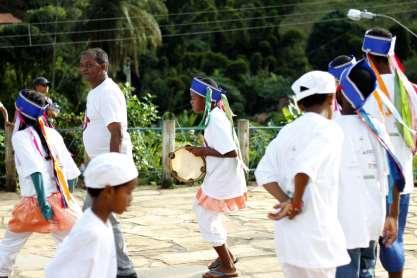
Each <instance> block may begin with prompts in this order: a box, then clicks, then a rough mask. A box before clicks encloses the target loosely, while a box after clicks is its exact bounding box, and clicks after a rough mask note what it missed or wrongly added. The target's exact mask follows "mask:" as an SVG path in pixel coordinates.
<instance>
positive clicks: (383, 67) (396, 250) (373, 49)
mask: <svg viewBox="0 0 417 278" xmlns="http://www.w3.org/2000/svg"><path fill="white" fill-rule="evenodd" d="M394 46H395V39H394V38H393V37H392V34H391V33H390V32H389V31H387V30H384V29H381V28H372V29H370V30H368V31H367V32H366V33H365V37H364V41H363V46H362V51H364V53H365V54H366V56H367V59H368V61H369V62H370V64H371V65H372V66H373V69H374V72H375V74H376V75H377V77H378V80H377V82H378V88H379V91H376V92H374V94H373V98H370V99H369V101H368V102H367V103H366V108H367V109H368V111H369V113H370V114H371V115H372V116H374V117H379V118H381V119H382V121H384V122H385V127H386V129H387V131H388V134H389V136H390V139H391V142H392V144H393V152H394V154H395V156H396V157H397V158H398V161H399V162H400V163H401V166H402V170H403V172H404V176H405V180H406V183H405V187H404V190H403V191H402V193H401V197H400V212H399V217H398V237H397V240H396V241H395V242H394V243H393V244H392V245H391V246H390V247H385V246H383V245H381V252H380V259H381V263H382V265H383V267H384V268H385V269H386V270H387V271H388V273H389V277H390V278H396V277H402V271H403V268H404V264H405V256H404V243H403V234H404V229H405V224H406V221H407V213H408V205H409V201H410V193H411V192H412V190H413V186H414V181H413V151H412V149H411V147H410V146H408V145H407V143H406V141H405V140H404V137H403V135H402V134H401V133H400V131H399V129H398V121H397V120H396V119H395V117H394V115H393V114H392V112H390V111H388V110H387V108H386V106H385V105H384V103H383V101H382V100H383V97H384V95H386V96H387V98H388V99H389V101H391V102H392V103H393V104H395V103H396V101H397V97H398V96H399V95H398V92H396V89H395V87H396V84H395V83H396V82H395V71H396V70H397V67H396V65H395V63H396V61H395V60H394V59H395V58H394V57H393V48H394ZM405 83H408V84H404V85H406V86H408V89H407V90H409V91H411V90H414V89H413V87H412V85H411V83H409V82H408V81H407V82H405ZM397 84H398V83H397ZM410 86H411V87H410ZM408 98H409V101H410V104H411V107H410V108H411V109H412V110H414V111H417V100H416V95H415V92H414V91H412V92H409V94H408ZM397 109H398V108H397ZM404 109H407V107H404ZM411 124H412V125H416V121H415V119H412V122H411ZM406 132H407V131H406ZM414 144H415V142H414Z"/></svg>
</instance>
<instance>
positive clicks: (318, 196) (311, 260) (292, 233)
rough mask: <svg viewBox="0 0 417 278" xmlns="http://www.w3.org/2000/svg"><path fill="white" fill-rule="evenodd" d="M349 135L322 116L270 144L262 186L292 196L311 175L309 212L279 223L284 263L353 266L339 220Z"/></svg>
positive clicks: (260, 173) (297, 124)
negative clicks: (301, 176) (302, 177)
mask: <svg viewBox="0 0 417 278" xmlns="http://www.w3.org/2000/svg"><path fill="white" fill-rule="evenodd" d="M342 144H343V132H342V130H341V129H340V127H338V126H337V124H336V123H334V122H332V121H330V120H328V119H326V118H324V117H323V116H321V115H319V114H316V113H305V114H304V115H302V116H301V117H300V118H298V119H296V120H295V121H293V122H292V123H290V124H288V125H286V126H285V127H284V128H283V129H282V130H281V131H280V132H279V133H278V135H277V137H276V138H275V139H274V140H272V141H271V143H270V144H269V145H268V147H267V149H266V151H265V154H264V156H263V157H262V159H261V161H260V162H259V164H258V167H257V168H256V171H255V177H256V181H257V183H258V185H264V184H267V183H271V182H277V183H278V184H279V185H280V187H281V188H282V189H283V190H284V191H285V192H287V193H288V194H289V195H290V196H291V195H292V192H294V177H295V175H296V174H297V173H305V174H307V175H308V176H309V182H308V184H307V187H306V189H305V192H304V196H303V202H304V207H303V211H302V212H301V214H299V215H297V216H296V217H295V218H294V219H293V220H289V219H288V218H284V219H281V220H279V221H275V242H276V249H277V254H278V257H279V258H280V260H281V263H283V264H291V265H294V266H298V267H303V268H332V267H336V266H339V265H344V264H347V263H349V261H350V259H349V255H348V254H347V251H346V243H345V238H344V235H343V231H342V227H341V226H340V223H339V221H338V219H337V202H338V184H339V168H340V159H341V151H342Z"/></svg>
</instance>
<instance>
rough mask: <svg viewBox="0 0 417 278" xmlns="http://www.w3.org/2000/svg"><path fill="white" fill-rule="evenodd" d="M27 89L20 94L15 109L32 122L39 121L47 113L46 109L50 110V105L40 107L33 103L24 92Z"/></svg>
mask: <svg viewBox="0 0 417 278" xmlns="http://www.w3.org/2000/svg"><path fill="white" fill-rule="evenodd" d="M26 90H27V89H23V90H21V91H20V92H19V95H18V96H17V98H16V102H15V107H16V110H18V111H19V112H20V113H21V114H22V115H24V116H26V117H28V118H29V119H32V120H37V119H38V118H39V117H40V116H42V115H43V113H45V111H46V109H47V108H48V105H49V104H46V105H45V106H40V105H38V104H36V103H34V102H33V101H31V100H29V99H27V98H26V97H25V96H24V95H23V92H25V91H26Z"/></svg>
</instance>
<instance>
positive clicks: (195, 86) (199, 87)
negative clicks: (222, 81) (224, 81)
mask: <svg viewBox="0 0 417 278" xmlns="http://www.w3.org/2000/svg"><path fill="white" fill-rule="evenodd" d="M208 89H210V90H211V101H212V102H218V101H220V100H221V99H222V94H225V91H224V90H222V89H219V88H216V87H214V86H212V85H210V84H207V83H206V82H204V81H202V80H201V79H199V78H198V77H194V78H193V80H192V81H191V88H190V91H191V92H193V93H195V94H197V95H199V96H202V97H204V98H205V97H206V94H207V92H208V91H210V90H208Z"/></svg>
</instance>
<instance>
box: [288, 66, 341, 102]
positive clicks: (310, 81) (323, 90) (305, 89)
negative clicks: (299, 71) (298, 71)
mask: <svg viewBox="0 0 417 278" xmlns="http://www.w3.org/2000/svg"><path fill="white" fill-rule="evenodd" d="M291 89H292V90H293V92H294V94H295V99H296V100H297V101H300V100H302V99H303V98H306V97H309V96H312V95H317V94H335V93H336V79H335V78H334V77H333V75H331V74H330V73H328V72H325V71H319V70H315V71H310V72H307V73H305V74H303V75H302V76H301V77H300V78H298V79H297V80H296V81H295V82H294V83H293V84H292V86H291Z"/></svg>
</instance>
